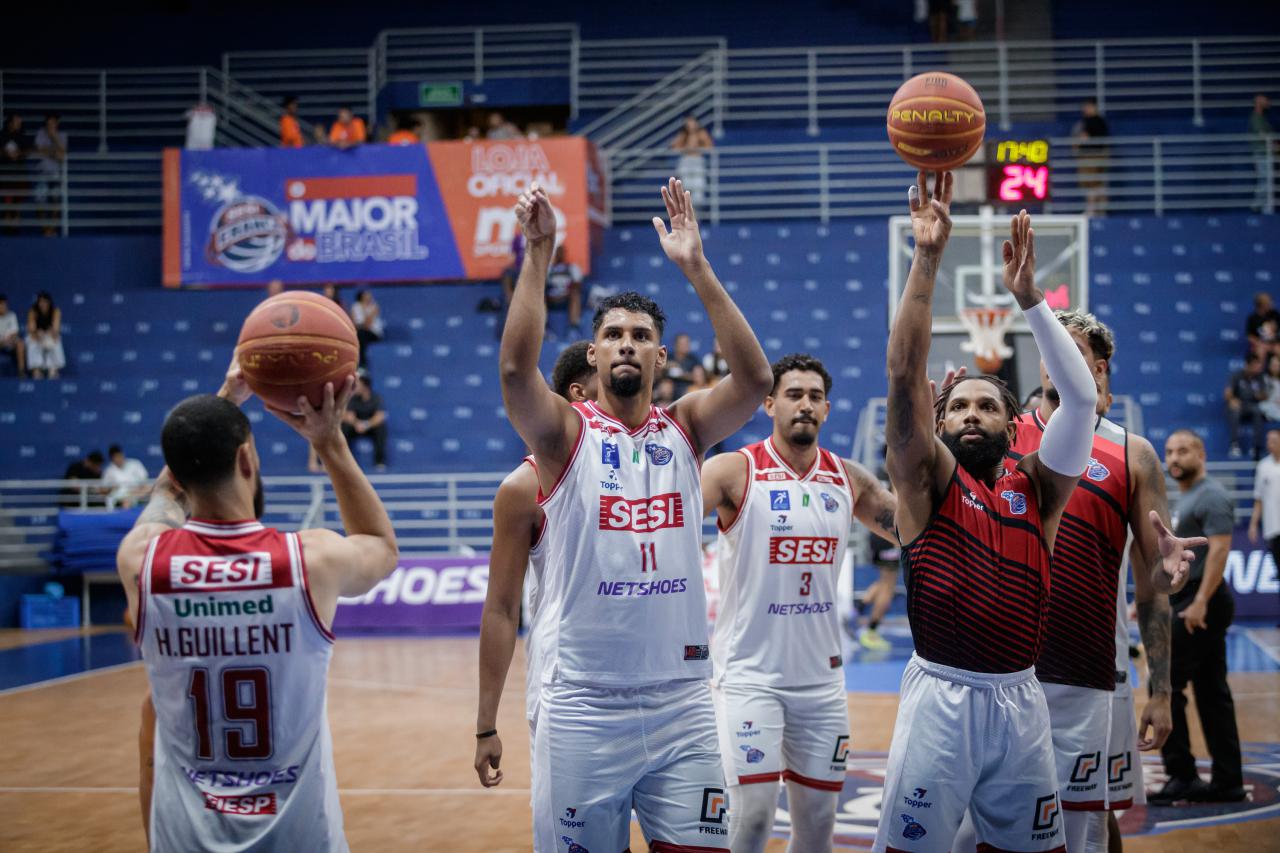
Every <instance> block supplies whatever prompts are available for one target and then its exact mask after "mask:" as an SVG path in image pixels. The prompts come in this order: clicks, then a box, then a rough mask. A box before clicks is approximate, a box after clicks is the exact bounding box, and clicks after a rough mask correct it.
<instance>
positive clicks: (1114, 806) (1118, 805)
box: [1107, 797, 1133, 812]
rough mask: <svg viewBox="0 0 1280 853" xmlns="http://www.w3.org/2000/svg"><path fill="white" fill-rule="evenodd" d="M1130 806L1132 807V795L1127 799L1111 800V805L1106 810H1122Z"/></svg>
mask: <svg viewBox="0 0 1280 853" xmlns="http://www.w3.org/2000/svg"><path fill="white" fill-rule="evenodd" d="M1131 808H1133V797H1130V798H1129V799H1127V800H1120V801H1119V802H1114V801H1113V802H1112V803H1111V805H1110V806H1108V807H1107V811H1113V812H1114V811H1124V810H1125V809H1131Z"/></svg>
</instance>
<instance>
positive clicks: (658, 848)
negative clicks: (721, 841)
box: [649, 840, 729, 853]
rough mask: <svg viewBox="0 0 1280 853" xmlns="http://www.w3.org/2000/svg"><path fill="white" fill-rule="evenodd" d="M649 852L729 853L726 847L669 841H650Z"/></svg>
mask: <svg viewBox="0 0 1280 853" xmlns="http://www.w3.org/2000/svg"><path fill="white" fill-rule="evenodd" d="M649 853H729V848H728V847H695V846H693V845H691V844H672V843H671V842H670V841H656V840H655V841H652V842H650V843H649Z"/></svg>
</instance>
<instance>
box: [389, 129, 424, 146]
mask: <svg viewBox="0 0 1280 853" xmlns="http://www.w3.org/2000/svg"><path fill="white" fill-rule="evenodd" d="M387 144H388V145H416V144H418V134H416V133H414V132H413V131H412V130H397V131H396V132H395V133H393V134H391V135H390V136H388V137H387Z"/></svg>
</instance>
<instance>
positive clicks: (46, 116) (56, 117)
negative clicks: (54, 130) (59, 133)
mask: <svg viewBox="0 0 1280 853" xmlns="http://www.w3.org/2000/svg"><path fill="white" fill-rule="evenodd" d="M49 119H53V120H54V121H62V113H45V114H44V120H45V121H48V120H49Z"/></svg>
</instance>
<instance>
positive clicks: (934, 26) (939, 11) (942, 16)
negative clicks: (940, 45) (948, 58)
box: [928, 0, 951, 42]
mask: <svg viewBox="0 0 1280 853" xmlns="http://www.w3.org/2000/svg"><path fill="white" fill-rule="evenodd" d="M928 4H929V41H934V42H944V41H946V40H947V30H948V24H949V23H950V17H951V0H928Z"/></svg>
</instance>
